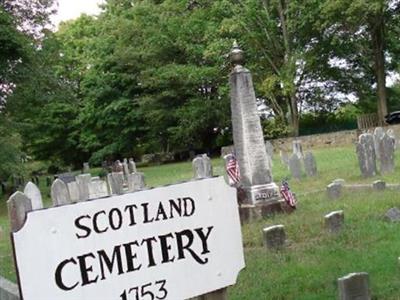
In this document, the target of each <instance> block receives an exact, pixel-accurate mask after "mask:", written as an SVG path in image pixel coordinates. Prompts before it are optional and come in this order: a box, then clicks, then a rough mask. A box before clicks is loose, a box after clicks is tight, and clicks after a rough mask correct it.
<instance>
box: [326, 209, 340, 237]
mask: <svg viewBox="0 0 400 300" xmlns="http://www.w3.org/2000/svg"><path fill="white" fill-rule="evenodd" d="M324 219H325V228H326V230H328V231H329V232H331V233H338V232H340V231H341V230H342V228H343V224H344V213H343V210H338V211H333V212H331V213H329V214H327V215H325V217H324Z"/></svg>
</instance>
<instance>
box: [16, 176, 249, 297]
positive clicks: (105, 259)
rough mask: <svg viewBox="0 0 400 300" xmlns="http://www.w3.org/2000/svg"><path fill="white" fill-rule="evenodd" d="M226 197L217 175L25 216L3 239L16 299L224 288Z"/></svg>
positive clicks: (238, 253) (235, 226)
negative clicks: (13, 268) (8, 240)
mask: <svg viewBox="0 0 400 300" xmlns="http://www.w3.org/2000/svg"><path fill="white" fill-rule="evenodd" d="M235 197H236V192H235V189H234V188H231V187H229V186H228V185H227V184H226V183H225V181H224V179H223V178H222V177H218V178H209V179H203V180H198V181H192V182H187V183H182V184H178V185H171V186H167V187H161V188H156V189H151V190H146V191H140V192H135V193H128V194H124V195H118V196H112V197H108V198H102V199H97V200H93V201H86V202H80V203H77V204H71V205H65V206H59V207H54V208H49V209H41V210H36V211H32V212H29V213H28V214H27V218H26V221H25V224H24V225H23V227H22V228H21V229H20V230H19V231H17V232H14V233H13V235H12V237H13V242H14V250H15V258H16V265H17V268H18V274H19V284H20V290H21V295H22V298H23V299H24V300H37V299H41V300H54V299H57V300H67V299H68V300H77V299H99V300H102V299H104V300H112V299H115V300H118V299H119V300H131V299H132V300H136V299H144V300H147V299H173V300H177V299H189V298H192V297H195V296H198V295H203V294H206V293H209V292H212V291H215V290H218V289H221V288H224V287H227V286H230V285H233V284H234V283H235V282H236V277H237V275H238V273H239V271H240V270H241V269H242V268H243V267H244V258H243V248H242V238H241V231H240V221H239V215H238V210H237V204H236V198H235ZM221 216H223V218H221ZM32 269H33V270H37V271H36V272H31V270H32Z"/></svg>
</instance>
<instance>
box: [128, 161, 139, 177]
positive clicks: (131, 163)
mask: <svg viewBox="0 0 400 300" xmlns="http://www.w3.org/2000/svg"><path fill="white" fill-rule="evenodd" d="M128 167H129V174H132V173H136V172H137V169H136V164H135V161H134V160H133V158H130V159H129V164H128Z"/></svg>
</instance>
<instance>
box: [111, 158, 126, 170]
mask: <svg viewBox="0 0 400 300" xmlns="http://www.w3.org/2000/svg"><path fill="white" fill-rule="evenodd" d="M123 171H124V166H123V165H122V164H121V162H120V161H119V160H116V161H115V162H114V164H113V165H112V172H113V173H120V172H123Z"/></svg>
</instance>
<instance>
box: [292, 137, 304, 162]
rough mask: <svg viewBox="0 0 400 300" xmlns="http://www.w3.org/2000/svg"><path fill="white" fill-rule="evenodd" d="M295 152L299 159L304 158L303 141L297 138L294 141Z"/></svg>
mask: <svg viewBox="0 0 400 300" xmlns="http://www.w3.org/2000/svg"><path fill="white" fill-rule="evenodd" d="M292 144H293V154H296V155H297V157H298V158H299V159H303V156H304V155H303V146H302V144H301V141H299V140H295V141H293V143H292Z"/></svg>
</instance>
